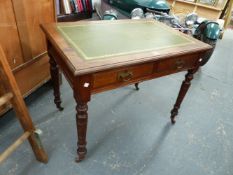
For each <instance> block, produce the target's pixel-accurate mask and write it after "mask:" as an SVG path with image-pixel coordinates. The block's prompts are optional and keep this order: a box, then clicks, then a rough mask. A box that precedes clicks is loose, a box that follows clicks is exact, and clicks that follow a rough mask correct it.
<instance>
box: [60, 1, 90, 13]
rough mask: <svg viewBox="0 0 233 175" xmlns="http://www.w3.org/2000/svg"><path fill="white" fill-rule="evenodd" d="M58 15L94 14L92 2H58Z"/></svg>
mask: <svg viewBox="0 0 233 175" xmlns="http://www.w3.org/2000/svg"><path fill="white" fill-rule="evenodd" d="M56 6H57V14H58V15H59V14H71V13H79V12H92V9H93V7H92V0H56Z"/></svg>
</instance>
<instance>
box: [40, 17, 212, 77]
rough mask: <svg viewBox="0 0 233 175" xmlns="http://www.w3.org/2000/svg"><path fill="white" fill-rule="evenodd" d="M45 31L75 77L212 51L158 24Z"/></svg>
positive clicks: (62, 26)
mask: <svg viewBox="0 0 233 175" xmlns="http://www.w3.org/2000/svg"><path fill="white" fill-rule="evenodd" d="M42 29H43V30H44V32H45V33H46V35H47V38H48V39H49V40H50V42H51V43H52V44H53V45H54V46H56V48H57V49H59V50H60V51H62V52H63V53H64V54H62V55H63V60H64V61H65V62H66V63H67V65H68V66H69V67H70V69H71V70H72V71H73V73H74V74H75V75H78V74H83V73H89V72H94V71H100V70H105V69H108V68H114V67H119V66H123V65H130V64H136V63H140V62H145V61H149V60H155V59H162V58H165V57H168V56H176V55H182V54H188V53H191V52H198V51H199V52H203V51H206V50H208V49H210V48H211V47H210V46H209V45H207V44H205V43H203V42H200V41H198V40H196V39H194V38H192V37H189V36H187V35H185V34H182V33H181V32H178V31H175V30H174V29H172V28H170V27H168V26H166V25H164V24H162V23H160V22H156V21H155V20H117V21H91V22H90V21H88V22H86V21H85V22H83V21H82V22H72V23H59V24H44V25H42Z"/></svg>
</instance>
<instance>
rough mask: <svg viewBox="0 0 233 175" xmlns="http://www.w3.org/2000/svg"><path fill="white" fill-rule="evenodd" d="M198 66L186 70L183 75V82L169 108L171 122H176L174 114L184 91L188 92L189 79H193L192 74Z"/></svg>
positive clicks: (184, 93) (176, 112)
mask: <svg viewBox="0 0 233 175" xmlns="http://www.w3.org/2000/svg"><path fill="white" fill-rule="evenodd" d="M198 68H199V67H198ZM198 68H195V69H190V70H188V73H187V74H186V75H185V80H184V81H183V83H182V85H181V88H180V92H179V94H178V97H177V99H176V103H175V105H174V107H173V109H172V110H171V122H172V124H175V123H176V116H177V115H178V110H179V108H180V105H181V103H182V101H183V99H184V97H185V95H186V93H187V92H188V89H189V87H190V85H191V80H192V79H193V75H194V74H195V72H197V70H198Z"/></svg>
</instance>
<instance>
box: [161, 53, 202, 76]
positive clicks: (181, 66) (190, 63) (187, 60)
mask: <svg viewBox="0 0 233 175" xmlns="http://www.w3.org/2000/svg"><path fill="white" fill-rule="evenodd" d="M197 60H198V55H189V56H181V57H178V58H171V59H165V60H162V61H160V62H159V63H158V67H157V72H165V71H177V72H178V71H181V70H185V69H189V68H192V67H194V66H195V64H196V63H197Z"/></svg>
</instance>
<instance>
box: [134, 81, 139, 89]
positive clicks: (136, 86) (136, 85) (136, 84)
mask: <svg viewBox="0 0 233 175" xmlns="http://www.w3.org/2000/svg"><path fill="white" fill-rule="evenodd" d="M138 85H139V83H135V84H134V86H135V88H136V90H137V91H138V90H139V87H138Z"/></svg>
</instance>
